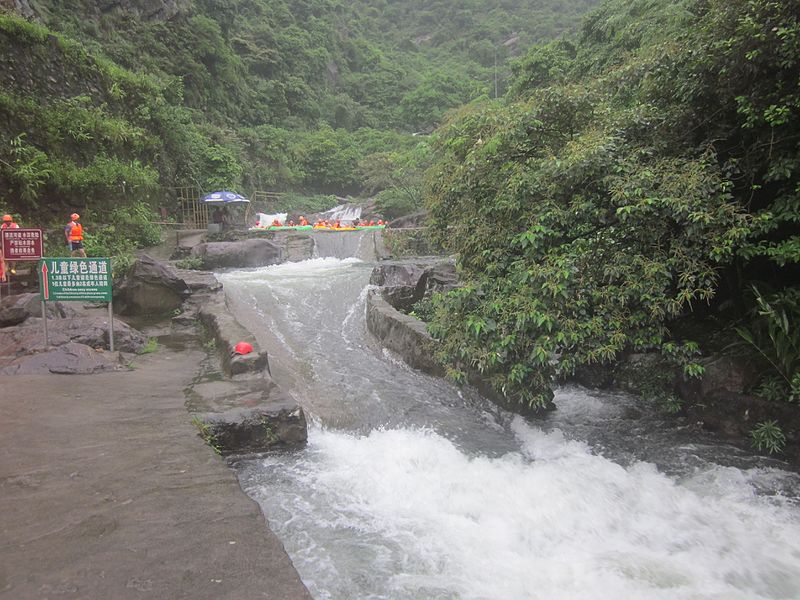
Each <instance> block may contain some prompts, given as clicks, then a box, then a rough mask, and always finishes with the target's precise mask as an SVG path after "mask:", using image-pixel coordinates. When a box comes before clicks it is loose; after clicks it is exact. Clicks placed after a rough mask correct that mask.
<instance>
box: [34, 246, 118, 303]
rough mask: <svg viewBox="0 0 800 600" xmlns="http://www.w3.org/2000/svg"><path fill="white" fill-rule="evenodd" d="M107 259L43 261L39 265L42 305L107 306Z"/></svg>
mask: <svg viewBox="0 0 800 600" xmlns="http://www.w3.org/2000/svg"><path fill="white" fill-rule="evenodd" d="M111 282H112V280H111V259H110V258H71V257H61V258H45V259H43V260H41V261H40V262H39V291H40V294H41V297H42V300H43V301H48V302H49V301H55V300H81V301H91V302H111Z"/></svg>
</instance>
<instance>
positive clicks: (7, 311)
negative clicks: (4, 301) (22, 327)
mask: <svg viewBox="0 0 800 600" xmlns="http://www.w3.org/2000/svg"><path fill="white" fill-rule="evenodd" d="M29 316H30V315H28V311H26V310H25V309H24V308H22V307H20V306H9V307H5V306H3V307H0V327H12V326H14V325H19V324H20V323H22V322H23V321H24V320H25V319H27V318H28V317H29Z"/></svg>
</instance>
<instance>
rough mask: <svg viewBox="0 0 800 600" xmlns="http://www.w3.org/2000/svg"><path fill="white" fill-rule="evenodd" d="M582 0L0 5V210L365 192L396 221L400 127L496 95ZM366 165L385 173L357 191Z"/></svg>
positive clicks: (407, 157)
mask: <svg viewBox="0 0 800 600" xmlns="http://www.w3.org/2000/svg"><path fill="white" fill-rule="evenodd" d="M593 1H594V0H583V1H581V2H577V3H573V4H572V5H571V6H570V8H569V9H567V10H565V9H564V7H562V6H561V3H560V2H556V1H555V0H537V1H536V2H533V3H521V2H511V3H508V2H502V3H501V2H488V3H487V2H477V1H471V2H468V3H464V2H449V1H448V2H444V1H438V2H434V3H432V4H431V3H428V2H421V1H420V0H404V1H402V2H391V3H387V2H385V1H384V0H369V1H367V0H363V1H358V2H352V3H345V4H342V3H339V2H336V1H333V0H308V1H305V2H301V3H297V2H291V3H290V2H288V1H286V0H269V1H268V0H227V1H225V2H222V1H220V0H196V1H195V2H192V3H185V5H184V6H183V7H182V8H181V9H179V10H176V12H175V14H168V15H166V14H165V15H163V17H164V18H163V19H160V18H156V19H146V18H140V17H141V15H139V14H138V12H137V11H140V10H145V9H141V8H137V7H136V5H133V6H129V5H126V4H121V5H119V6H115V7H112V8H108V9H107V10H103V11H100V10H99V9H98V8H97V3H96V2H94V1H90V0H76V1H75V2H70V3H63V2H56V1H55V0H41V1H39V2H36V3H35V6H34V10H35V11H36V15H37V22H29V21H27V20H25V19H23V18H20V17H18V16H16V15H15V14H14V13H12V12H8V11H5V10H3V9H0V48H3V50H2V51H0V73H2V75H0V81H2V82H3V86H2V92H0V133H2V135H3V138H4V139H8V140H11V143H10V144H6V145H3V146H0V203H5V204H6V205H8V206H9V207H10V208H13V209H14V210H15V211H16V212H18V213H21V214H22V215H23V216H25V217H27V218H26V219H24V220H25V221H28V222H30V221H31V220H32V215H33V214H36V215H37V218H38V219H39V220H41V218H40V215H41V214H42V213H44V214H46V215H47V216H48V217H50V218H56V217H58V218H59V219H60V218H62V215H64V214H69V212H71V211H72V210H78V211H79V212H80V213H81V214H84V213H85V212H87V211H94V212H95V213H97V214H96V216H97V217H98V221H97V222H99V223H104V222H105V219H104V218H103V217H104V216H105V212H106V211H108V210H110V209H111V207H118V206H126V205H128V204H130V203H132V202H135V201H137V202H146V203H148V204H149V205H152V206H159V205H165V206H168V207H169V208H173V207H172V200H171V199H170V193H169V188H171V187H173V186H196V187H198V188H200V189H201V190H204V191H211V190H212V189H217V188H231V189H238V190H241V191H244V192H245V193H249V192H250V191H252V190H277V191H286V192H293V193H295V194H300V195H301V196H314V195H316V194H325V195H330V194H334V195H348V194H350V195H354V194H355V195H357V194H361V193H376V194H377V193H380V194H381V197H380V199H379V202H380V204H381V206H382V208H383V209H384V210H385V212H386V213H387V216H390V218H393V217H394V216H396V215H398V214H400V213H402V212H404V211H406V210H409V209H410V208H414V207H417V206H420V204H421V193H420V186H419V178H418V177H417V175H418V174H419V173H420V172H421V171H420V169H421V168H422V167H423V166H424V165H423V162H424V156H422V155H425V154H426V152H425V151H424V150H419V144H418V141H419V139H418V138H414V137H413V136H412V135H410V134H411V133H412V132H414V131H419V130H426V131H429V130H431V129H432V128H433V127H434V126H435V125H437V124H438V123H439V122H440V121H441V119H442V118H443V117H444V115H445V114H446V113H447V111H449V110H451V109H453V108H455V107H457V106H459V105H460V104H462V103H464V102H467V101H470V100H472V99H475V98H479V97H487V96H489V95H491V94H492V93H495V90H500V91H502V90H504V88H505V86H506V81H507V79H508V76H509V73H510V71H509V69H508V66H507V62H508V59H510V58H511V57H512V56H513V55H514V54H515V53H518V52H519V51H520V49H522V48H526V47H528V46H529V45H530V44H532V43H534V42H538V41H541V40H544V39H550V38H553V37H555V36H557V35H559V34H560V33H562V32H564V31H566V30H569V29H571V28H575V27H576V26H577V23H578V19H579V15H580V14H581V13H582V12H583V11H585V10H586V9H587V8H588V7H589V6H590V5H591V4H592V3H593ZM126 6H127V8H126ZM167 10H169V9H167ZM495 81H496V82H497V83H496V85H495ZM376 154H382V155H385V156H386V157H387V160H390V161H391V163H392V165H393V167H392V169H391V174H390V175H391V176H390V177H387V178H386V179H385V180H384V181H382V182H376V181H375V179H374V178H373V179H372V181H371V182H369V183H367V178H368V177H369V173H368V172H364V171H362V168H364V165H366V166H367V168H368V166H369V165H370V164H372V165H375V164H376V160H372V159H371V157H372V156H373V155H376ZM387 175H388V173H387ZM409 183H411V185H409ZM287 208H288V209H293V208H295V205H292V206H289V207H287ZM287 208H284V210H286V209H287ZM298 208H301V209H302V210H304V211H305V210H313V208H315V207H313V206H309V207H298Z"/></svg>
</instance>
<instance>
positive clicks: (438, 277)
mask: <svg viewBox="0 0 800 600" xmlns="http://www.w3.org/2000/svg"><path fill="white" fill-rule="evenodd" d="M369 282H370V283H371V284H373V285H379V286H381V288H382V290H381V291H382V293H383V297H384V298H385V299H386V301H387V302H389V304H391V305H392V306H394V307H395V308H397V309H398V310H401V311H406V312H407V311H409V310H411V308H412V306H413V305H414V304H415V303H416V302H419V301H420V300H422V299H423V298H429V297H430V295H431V294H432V293H434V292H443V291H447V290H451V289H453V288H455V287H457V286H458V275H457V273H456V268H455V264H454V263H453V262H452V261H438V262H434V263H420V262H414V263H407V262H400V263H387V264H382V265H379V266H377V267H375V268H374V269H373V271H372V274H371V275H370V280H369Z"/></svg>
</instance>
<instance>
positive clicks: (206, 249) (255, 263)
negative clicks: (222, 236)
mask: <svg viewBox="0 0 800 600" xmlns="http://www.w3.org/2000/svg"><path fill="white" fill-rule="evenodd" d="M282 255H283V252H282V249H281V247H280V245H278V244H276V243H274V242H271V241H269V240H263V239H248V240H239V241H234V242H208V243H203V244H198V245H197V246H195V247H194V248H192V256H194V257H196V258H199V259H200V260H202V261H203V268H204V269H210V270H213V269H226V268H248V267H265V266H267V265H274V264H278V263H280V262H281V261H282Z"/></svg>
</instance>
